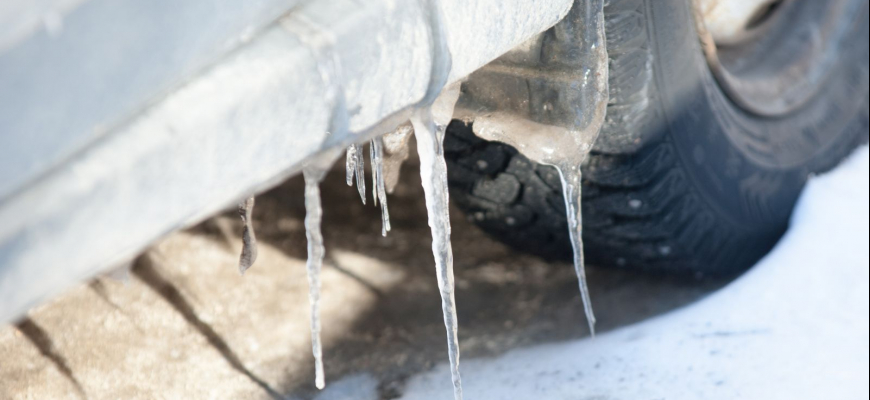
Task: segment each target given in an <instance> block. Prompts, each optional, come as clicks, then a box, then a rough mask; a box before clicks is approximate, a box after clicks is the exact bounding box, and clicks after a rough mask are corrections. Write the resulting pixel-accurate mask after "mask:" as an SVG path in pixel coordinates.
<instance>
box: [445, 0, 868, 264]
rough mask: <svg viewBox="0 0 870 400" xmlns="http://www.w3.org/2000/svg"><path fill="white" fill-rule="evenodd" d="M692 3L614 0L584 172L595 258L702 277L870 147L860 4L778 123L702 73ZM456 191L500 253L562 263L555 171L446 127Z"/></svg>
mask: <svg viewBox="0 0 870 400" xmlns="http://www.w3.org/2000/svg"><path fill="white" fill-rule="evenodd" d="M690 3H691V2H690V1H685V0H612V1H610V2H609V4H608V5H607V6H606V9H605V13H606V21H607V46H608V52H609V55H610V81H609V83H610V102H609V104H608V110H607V113H608V114H607V115H608V116H607V121H606V122H605V125H604V127H603V128H602V132H601V135H600V136H599V139H598V141H597V142H596V144H595V147H594V150H593V152H592V154H590V156H589V157H588V159H587V160H586V162H585V163H584V164H583V166H582V170H583V173H584V181H583V206H582V211H583V217H584V232H583V238H584V241H585V245H586V254H587V260H588V261H589V262H590V263H593V264H596V265H604V266H615V267H620V268H631V269H637V270H645V271H653V272H677V273H688V274H694V275H696V276H703V275H720V274H730V273H734V272H739V271H741V270H744V269H746V268H748V267H749V266H751V265H752V264H753V263H755V262H756V261H757V260H758V259H759V258H760V257H761V256H763V255H764V254H765V253H767V252H768V251H769V250H770V249H771V247H772V246H773V245H774V244H775V243H776V241H777V240H778V239H779V237H780V236H781V235H782V234H783V232H784V231H785V230H786V228H787V224H788V219H789V215H790V213H791V210H792V208H793V206H794V204H795V202H796V200H797V197H798V195H799V194H800V191H801V189H802V188H803V186H804V184H805V183H806V181H807V179H808V177H810V176H811V175H812V174H814V173H818V172H822V171H825V170H828V169H830V168H832V167H833V166H835V165H836V164H837V163H838V162H839V161H840V160H841V159H842V158H844V157H845V156H846V155H848V154H849V153H850V151H851V150H852V149H853V148H855V147H856V146H857V145H859V144H860V143H866V142H867V141H868V100H867V99H868V94H867V92H868V66H867V64H868V48H867V43H868V40H867V38H868V29H867V26H868V24H867V14H868V13H867V6H866V4H865V5H864V8H863V10H864V11H863V16H861V17H858V18H857V21H855V23H854V25H853V27H852V28H851V29H853V32H852V34H851V36H850V37H852V39H850V42H849V45H848V46H846V47H845V48H843V49H842V50H841V51H840V52H839V54H837V55H838V57H839V59H838V61H836V63H835V64H834V66H833V68H834V70H833V71H832V72H831V74H830V76H829V78H827V79H828V82H827V83H826V84H825V85H824V86H823V87H822V88H821V89H820V90H819V91H818V92H817V93H814V95H813V97H812V98H811V99H810V100H809V101H808V102H807V103H806V104H804V105H802V106H801V108H800V109H799V110H797V111H795V112H791V113H789V114H787V115H784V116H780V117H777V118H765V117H760V116H757V115H754V114H750V113H748V112H745V111H743V110H742V109H741V108H739V107H738V106H736V105H735V104H734V103H733V102H731V101H730V100H729V98H728V97H727V96H726V95H725V94H724V93H723V91H722V90H721V89H720V88H719V86H718V85H717V83H716V80H715V77H714V76H713V75H712V73H711V72H710V68H709V67H708V65H707V63H706V61H705V58H704V55H703V51H702V49H701V48H700V45H699V41H698V36H697V32H696V30H695V26H694V25H693V19H692V14H691V9H690ZM448 132H449V134H448V135H447V138H446V142H445V153H446V157H447V163H448V171H449V180H450V194H451V196H452V199H453V200H454V203H455V204H456V205H457V206H458V207H459V208H460V209H462V210H463V211H464V212H465V213H466V214H467V215H468V216H469V218H470V219H472V220H474V221H476V223H477V224H479V226H480V227H482V228H483V229H484V230H485V231H486V232H488V233H489V234H491V235H492V236H494V237H496V238H497V239H499V240H501V241H503V242H505V243H507V244H508V245H510V246H512V247H514V248H516V249H519V250H523V251H526V252H530V253H534V254H537V255H540V256H542V257H545V258H547V259H566V260H567V259H570V254H571V253H570V252H571V246H570V244H569V242H568V227H567V223H566V221H565V209H564V203H563V200H562V197H561V184H560V182H559V177H558V175H557V173H556V171H555V170H554V169H553V168H552V167H548V166H542V165H538V164H535V163H533V162H531V161H529V160H528V159H527V158H525V157H523V156H522V155H521V154H519V153H517V151H516V150H514V149H513V148H510V147H508V146H507V145H504V144H501V143H494V142H486V141H483V140H481V139H478V138H477V137H475V136H474V135H473V133H472V131H471V127H470V126H466V125H464V124H463V123H461V122H459V121H453V123H451V125H450V127H449V129H448Z"/></svg>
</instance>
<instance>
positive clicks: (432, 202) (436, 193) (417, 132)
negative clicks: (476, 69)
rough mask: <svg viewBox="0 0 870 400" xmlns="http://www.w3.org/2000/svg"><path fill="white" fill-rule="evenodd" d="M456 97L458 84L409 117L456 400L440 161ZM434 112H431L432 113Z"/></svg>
mask: <svg viewBox="0 0 870 400" xmlns="http://www.w3.org/2000/svg"><path fill="white" fill-rule="evenodd" d="M458 97H459V86H458V85H457V86H455V87H452V88H449V89H447V90H445V91H444V93H443V94H442V95H441V96H440V97H438V99H437V100H436V101H435V103H434V104H433V105H432V107H431V108H423V109H419V110H417V111H416V112H415V113H414V115H413V116H412V117H411V123H412V124H413V125H414V136H415V137H416V138H417V152H418V153H419V155H420V177H421V178H422V180H423V190H424V192H425V194H426V209H427V211H428V214H429V227H430V228H431V230H432V254H433V255H434V256H435V269H436V273H437V276H438V289H439V292H440V293H441V307H442V310H443V312H444V325H445V327H446V328H447V347H448V354H449V357H450V373H451V375H452V377H453V391H454V396H455V398H456V399H457V400H460V399H462V380H461V378H460V375H459V337H458V329H459V322H458V319H457V317H456V298H455V294H454V282H453V249H452V247H451V245H450V213H449V209H448V203H449V198H448V192H447V164H446V163H445V162H444V148H443V146H442V142H443V140H444V132H445V130H446V129H447V124H448V123H449V122H450V117H451V116H452V114H453V106H454V104H455V103H456V99H457V98H458ZM433 113H434V115H433Z"/></svg>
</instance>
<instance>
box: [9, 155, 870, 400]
mask: <svg viewBox="0 0 870 400" xmlns="http://www.w3.org/2000/svg"><path fill="white" fill-rule="evenodd" d="M863 168H864V171H865V172H864V173H865V175H863V176H864V182H865V185H866V181H867V178H866V169H867V168H866V164H865V165H864V167H863ZM369 176H370V175H369ZM419 183H420V182H419V170H418V167H417V166H416V164H415V162H414V161H413V160H411V162H410V163H409V164H407V165H406V166H405V167H404V169H403V174H402V181H401V183H400V185H399V187H398V189H397V191H396V193H394V194H393V195H391V196H390V197H389V202H390V211H391V213H390V216H391V220H392V226H393V231H392V232H391V233H390V234H389V236H387V237H386V238H384V237H381V236H380V216H379V211H378V210H377V209H376V208H374V207H373V206H372V204H371V198H370V197H369V204H368V205H366V206H363V205H362V204H360V201H359V196H358V194H357V193H356V191H355V189H351V188H348V187H347V186H346V185H345V184H344V176H343V171H340V170H338V169H336V170H334V171H333V172H332V173H330V175H329V176H328V177H327V179H326V181H325V182H324V183H323V185H322V192H323V202H324V223H323V231H324V236H325V244H326V251H327V259H326V263H325V270H324V277H323V278H324V283H323V305H322V307H323V338H324V343H325V347H324V353H325V363H326V371H327V385H328V386H327V390H326V391H325V392H322V393H318V392H317V391H316V390H315V389H314V387H313V386H314V385H313V381H314V376H313V375H314V374H313V362H312V356H311V349H310V338H309V313H308V300H307V296H308V293H307V280H306V278H305V255H306V241H305V234H304V230H303V226H302V218H303V216H304V204H303V196H302V182H301V179H299V178H295V179H292V180H290V181H288V182H286V183H285V184H283V185H281V186H279V187H277V188H275V189H274V190H272V191H270V192H268V193H266V194H264V195H261V196H259V197H258V198H257V207H256V209H255V213H254V220H255V227H256V229H257V234H258V239H259V242H260V254H259V259H258V260H257V262H256V264H255V265H254V266H253V267H252V268H251V270H249V271H248V272H247V273H246V274H245V275H244V276H240V275H239V273H238V269H237V263H238V255H239V251H240V247H241V239H240V235H241V231H242V226H241V221H240V220H239V218H238V216H237V215H236V213H235V212H234V211H228V212H227V213H225V214H223V215H219V216H216V217H215V218H213V219H211V220H208V221H205V222H204V223H202V224H201V225H199V226H196V227H193V228H191V229H189V230H186V231H183V232H178V233H175V234H172V235H170V236H169V237H167V238H164V239H163V240H161V241H160V242H158V243H156V244H155V245H154V246H153V247H152V248H151V249H149V250H148V251H147V252H146V253H145V254H144V255H143V256H142V257H140V258H139V259H138V260H137V261H136V263H135V265H134V268H133V270H132V273H131V276H130V277H129V279H128V280H127V281H126V282H124V281H123V280H118V279H116V278H115V277H108V276H103V277H99V278H97V279H94V280H93V281H91V282H88V283H86V284H82V285H81V286H79V287H77V288H75V289H73V290H70V291H69V292H68V293H66V294H64V295H63V296H61V297H59V298H57V299H55V300H53V301H51V302H50V303H48V304H45V305H43V306H41V307H39V308H37V309H35V310H32V311H31V312H30V313H29V315H28V317H27V319H25V320H24V321H23V322H21V323H19V324H17V325H16V326H8V327H5V328H2V329H0V399H48V398H50V399H79V398H87V399H118V398H123V399H270V398H280V397H286V398H289V399H294V400H297V399H299V400H301V399H316V400H350V399H354V400H379V399H394V398H404V399H428V398H430V396H431V398H435V396H438V398H449V397H444V396H443V395H437V393H442V391H443V390H445V389H446V390H447V392H443V393H447V394H448V395H449V387H450V386H449V385H450V381H449V379H446V378H445V377H444V376H443V373H444V372H445V370H444V368H443V363H444V362H446V360H447V355H446V341H445V333H444V327H443V321H442V317H441V312H440V299H439V297H438V292H437V287H436V282H435V272H434V265H433V264H434V262H433V259H432V255H431V252H430V243H431V242H430V234H429V228H428V226H427V225H426V213H425V208H424V202H423V192H422V189H421V187H420V184H419ZM370 187H371V183H370V182H369V188H370ZM864 188H865V189H864V193H866V186H864ZM865 197H866V196H865ZM859 201H861V200H860V199H859ZM863 201H864V203H863V206H864V213H865V214H866V212H867V210H866V200H863ZM452 221H453V240H452V241H453V245H454V255H455V260H456V261H455V267H456V284H457V295H456V298H457V303H458V309H459V320H460V340H461V349H462V352H463V353H462V356H463V362H464V364H463V365H464V366H465V368H463V372H465V373H466V375H465V377H466V381H465V382H466V385H467V386H468V388H469V393H472V394H473V393H478V395H477V396H474V397H472V396H468V397H469V398H485V397H481V395H480V393H488V392H487V391H486V390H487V386H489V390H492V388H494V387H496V386H498V387H500V388H501V389H499V390H504V388H505V387H511V388H515V389H513V390H516V392H515V396H520V397H511V396H510V395H504V394H503V395H502V396H508V397H504V398H529V397H525V396H535V394H536V393H540V392H536V391H535V390H536V389H535V386H536V384H535V382H550V383H551V384H555V386H556V387H563V388H564V387H565V382H575V381H576V380H578V379H580V380H582V379H585V378H584V376H585V377H593V376H615V375H614V374H612V373H609V372H608V371H607V370H606V369H605V370H603V372H597V373H596V372H593V371H595V370H599V371H601V365H600V364H595V363H590V361H589V360H591V359H592V358H584V356H583V354H584V352H589V351H591V350H589V349H590V348H599V350H597V351H598V353H596V354H599V355H600V354H601V352H602V351H605V350H606V349H609V348H612V347H608V346H606V343H609V342H613V341H614V340H617V339H613V338H622V339H625V340H630V339H632V340H640V338H641V337H642V336H645V337H656V336H655V335H654V334H650V335H642V336H637V333H636V331H631V329H634V327H636V326H641V327H646V326H649V325H645V324H648V323H646V322H641V321H644V320H647V319H649V318H653V317H656V316H661V315H663V314H666V315H665V317H662V318H664V319H667V318H669V317H668V315H671V314H668V312H669V311H671V310H674V309H676V308H679V307H682V306H687V305H690V304H695V303H696V302H698V301H699V300H700V299H702V298H704V297H705V296H706V295H708V294H710V293H716V294H715V295H714V296H712V297H711V299H712V298H716V296H721V293H722V292H717V289H720V288H721V287H722V286H723V285H726V284H727V283H728V282H726V281H695V280H691V279H679V278H673V277H670V278H668V277H660V276H649V275H638V274H634V273H629V272H618V271H612V270H605V269H599V268H594V267H591V268H590V271H589V281H590V284H591V290H592V297H593V301H594V304H595V308H596V311H597V316H598V317H599V329H600V332H602V333H603V334H602V336H601V337H600V338H598V339H595V340H593V341H591V342H590V341H589V340H588V339H584V337H585V336H587V329H586V323H585V320H584V319H583V310H582V306H581V303H580V299H579V294H578V289H577V282H576V278H575V276H574V273H573V268H572V266H571V265H569V264H565V263H554V262H546V261H544V260H541V259H539V258H535V257H532V256H527V255H523V254H519V253H516V252H514V251H511V250H510V249H508V248H506V247H505V246H503V245H501V244H499V243H497V242H495V241H493V240H492V239H490V238H488V237H487V236H486V235H485V234H483V233H482V232H481V231H480V230H478V229H477V228H476V227H474V225H473V224H471V223H469V222H468V221H467V220H466V219H465V217H464V216H463V215H462V214H461V213H458V212H456V211H455V210H454V211H453V212H452ZM863 226H864V228H863V229H865V230H866V216H865V217H864V225H863ZM119 234H123V233H122V232H119ZM864 235H865V236H866V233H865V234H864ZM862 237H863V236H862ZM864 243H865V244H864V249H863V253H860V254H861V255H863V254H866V240H865V241H864ZM865 260H866V258H865ZM864 262H865V264H864V267H865V268H866V261H864ZM740 282H741V280H738V281H737V283H740ZM865 283H866V279H865ZM729 287H731V286H729ZM786 289H787V288H786ZM861 301H863V302H866V301H867V299H866V298H864V299H863V300H861ZM697 304H704V301H700V303H697ZM697 304H695V305H693V306H691V307H689V309H691V308H692V307H696V306H697ZM861 304H863V303H861V302H860V301H859V305H861ZM719 310H721V309H719ZM684 312H685V310H682V311H678V312H677V313H676V314H680V313H684ZM837 315H838V316H840V317H841V318H846V317H848V316H842V315H839V314H837ZM865 315H866V312H865ZM662 318H656V319H655V320H654V321H658V320H660V319H662ZM638 323H640V324H639V325H638ZM855 329H856V332H858V334H861V335H866V332H865V331H866V330H867V329H866V327H864V326H863V325H860V324H859V325H858V326H857V327H856V328H855ZM649 330H652V332H653V333H654V331H655V329H654V326H653V328H649ZM608 331H610V332H611V333H608ZM626 332H635V333H634V336H631V337H628V338H626V337H625V335H626V334H627V333H626ZM712 332H713V334H714V336H715V334H716V333H717V332H719V333H721V332H720V331H718V330H715V331H712ZM722 332H725V331H722ZM693 333H697V332H693ZM661 337H662V338H664V339H662V340H665V339H667V338H668V336H661ZM861 337H864V336H861ZM620 340H621V339H620ZM548 343H560V344H548ZM590 343H591V344H590ZM596 343H601V344H600V345H598V344H596ZM539 345H542V346H543V347H533V348H532V350H515V351H512V349H517V348H527V347H530V346H539ZM602 349H604V350H602ZM859 350H860V351H863V348H862V349H859ZM524 352H525V353H524ZM517 354H519V355H517ZM863 354H864V353H860V354H859V356H862V357H863V358H861V357H859V358H860V360H859V361H863V360H864V359H865V358H866V355H863ZM629 355H630V354H629ZM511 360H513V361H511ZM554 360H561V363H559V362H554ZM575 361H576V362H575ZM502 362H504V364H502ZM542 363H550V364H551V365H556V366H557V367H554V368H557V369H556V370H552V371H547V370H546V369H541V368H540V367H541V364H542ZM439 365H440V366H439ZM650 365H652V364H650ZM728 365H730V364H728ZM505 366H507V367H505ZM653 366H654V365H653ZM581 367H583V368H588V370H583V369H581ZM605 367H606V366H605ZM861 367H862V368H863V366H861ZM505 368H507V370H508V371H512V370H526V371H527V372H528V371H534V373H535V374H543V375H536V376H537V378H535V377H533V378H531V379H529V378H528V376H526V377H525V380H526V381H527V382H530V383H529V384H527V385H525V387H526V389H528V390H527V391H523V390H522V387H523V385H522V384H519V385H518V384H517V382H522V379H523V376H521V375H520V376H518V375H510V373H507V372H505ZM527 368H528V369H527ZM559 368H561V369H559ZM639 370H640V367H639ZM858 371H859V372H860V371H863V370H862V369H860V368H859V369H858ZM569 372H570V373H571V374H572V375H571V376H568V375H567V374H568V373H569ZM506 374H507V375H506ZM865 376H866V374H865ZM562 377H564V379H562ZM614 379H617V378H614ZM623 379H625V377H623ZM644 379H645V378H644V377H643V376H631V377H630V381H641V382H643V381H644ZM505 382H508V383H510V384H506V383H505ZM559 382H561V383H562V385H561V386H560V385H559V384H558V383H559ZM621 386H626V384H625V381H622V382H615V383H614V387H621ZM530 387H531V389H529V388H530ZM865 387H866V385H865ZM517 388H519V389H517ZM541 390H543V389H541ZM498 393H503V392H498ZM552 393H556V392H552ZM558 393H559V396H569V397H564V398H572V399H573V398H576V397H570V396H571V394H570V393H569V392H564V391H563V392H558ZM500 398H501V397H500ZM554 398H563V397H554ZM596 398H599V397H596ZM600 398H602V399H604V398H607V399H611V397H600ZM612 398H613V399H622V398H623V397H612ZM628 398H632V399H633V397H626V399H628ZM677 398H682V397H677ZM714 398H715V397H714ZM729 398H730V397H729ZM865 398H866V396H865Z"/></svg>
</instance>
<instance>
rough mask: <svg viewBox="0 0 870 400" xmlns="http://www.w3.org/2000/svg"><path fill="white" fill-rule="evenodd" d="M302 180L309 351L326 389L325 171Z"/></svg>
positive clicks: (309, 173)
mask: <svg viewBox="0 0 870 400" xmlns="http://www.w3.org/2000/svg"><path fill="white" fill-rule="evenodd" d="M302 173H303V175H304V177H305V237H307V238H308V261H307V262H306V264H305V265H306V269H307V270H308V301H309V303H310V305H311V348H312V351H313V352H314V371H315V385H316V386H317V388H318V389H323V388H324V387H326V378H325V377H324V373H323V346H322V344H321V342H320V269H321V266H322V265H323V253H324V248H323V235H322V234H321V232H320V220H321V217H322V216H323V210H322V209H321V207H320V187H319V184H320V181H321V180H322V179H323V176H324V175H325V172H324V171H321V170H318V169H309V168H306V169H305V170H303V172H302Z"/></svg>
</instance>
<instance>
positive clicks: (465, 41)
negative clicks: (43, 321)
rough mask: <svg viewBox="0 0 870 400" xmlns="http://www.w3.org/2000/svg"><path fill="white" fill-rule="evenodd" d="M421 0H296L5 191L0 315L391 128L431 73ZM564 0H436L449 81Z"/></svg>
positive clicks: (546, 19) (561, 11)
mask: <svg viewBox="0 0 870 400" xmlns="http://www.w3.org/2000/svg"><path fill="white" fill-rule="evenodd" d="M94 1H96V0H94ZM428 3H429V2H405V1H396V0H371V1H367V2H365V3H361V2H359V1H344V0H341V1H329V2H326V1H320V2H316V3H314V4H307V5H305V6H304V7H301V8H299V9H298V10H296V11H294V12H293V13H292V14H291V15H289V16H287V17H286V18H284V19H283V21H282V22H280V23H275V24H272V25H270V26H268V27H267V28H266V29H265V30H263V31H262V32H261V33H260V34H258V35H256V36H254V37H253V38H251V40H250V41H249V42H247V43H246V44H244V45H243V46H241V47H240V48H238V49H236V50H235V51H233V52H231V53H230V54H228V55H227V56H226V57H224V58H223V59H222V60H220V62H218V63H216V64H215V65H213V66H212V67H210V68H208V69H207V70H205V71H204V72H203V73H201V74H199V75H197V76H196V77H195V78H193V79H191V80H189V82H187V83H186V84H184V85H183V86H181V87H179V88H178V89H177V90H175V91H174V92H172V93H171V94H169V95H168V96H166V97H165V98H163V99H162V100H160V101H158V102H155V103H154V104H153V105H151V106H150V107H147V108H145V109H144V111H143V112H141V113H140V114H138V115H136V116H135V117H133V118H130V119H127V122H124V123H121V124H119V125H118V126H117V127H116V128H115V129H111V130H109V131H107V132H106V133H105V135H103V137H102V138H101V139H100V140H99V141H97V142H94V143H92V144H91V145H89V146H88V147H87V148H86V149H85V150H83V151H80V152H78V153H76V154H74V155H73V156H72V157H70V158H68V159H67V160H66V161H65V162H64V163H63V164H62V165H61V166H59V167H57V168H53V169H52V170H51V171H50V172H49V173H47V174H45V175H44V176H42V178H41V179H39V180H38V181H36V182H34V183H32V184H31V185H28V186H27V187H26V189H25V190H20V191H17V192H15V193H13V194H11V196H9V197H8V198H7V199H5V200H3V201H2V203H0V321H8V320H10V319H11V318H14V317H16V316H18V315H20V313H22V312H23V311H25V310H26V309H27V308H28V307H30V306H32V305H34V304H36V303H37V302H38V301H40V300H41V299H44V298H46V297H47V296H50V295H53V294H56V293H57V292H59V291H60V290H63V289H64V288H66V287H68V286H69V285H72V284H74V283H75V282H77V281H80V280H82V279H85V278H87V277H89V276H92V275H93V274H96V273H98V272H99V271H101V270H103V269H105V268H107V267H109V266H111V265H112V264H113V263H120V262H123V261H125V260H127V259H129V258H131V257H133V256H135V255H136V254H137V253H138V252H139V251H141V250H142V249H143V248H145V247H146V246H147V245H148V244H149V243H151V242H152V241H153V240H155V239H156V238H158V237H160V236H161V235H163V234H166V233H167V232H171V231H173V230H175V229H178V228H181V227H184V226H188V225H190V224H193V223H195V222H198V221H200V220H202V219H204V218H205V217H207V216H208V215H211V214H213V213H215V212H217V211H219V210H220V209H222V208H224V207H226V206H227V205H229V204H232V203H234V202H237V201H238V200H239V199H241V198H243V197H244V196H246V195H249V194H251V193H253V192H256V191H259V190H264V189H266V188H268V187H269V186H270V185H274V184H276V183H278V182H280V181H281V180H282V179H284V178H286V177H287V176H289V175H291V174H293V173H295V172H296V171H298V170H299V168H300V166H301V163H302V162H303V161H304V160H305V159H306V158H308V157H310V156H312V155H313V154H315V153H317V152H318V151H322V150H325V149H327V148H336V147H341V146H343V145H345V144H347V143H350V142H353V141H362V140H365V139H366V138H368V137H370V136H371V135H374V134H378V133H383V132H384V131H383V130H379V128H374V127H375V125H376V124H378V123H379V122H380V123H383V122H382V120H383V119H384V118H387V117H390V120H391V121H392V124H397V123H398V122H404V121H402V113H403V112H404V111H407V110H408V107H409V106H412V105H413V104H414V103H416V102H417V101H419V100H420V99H421V98H423V96H424V94H425V92H426V87H427V85H428V84H429V79H430V76H429V75H430V71H431V70H432V66H431V64H432V59H433V57H432V54H430V53H431V50H430V49H431V40H430V32H431V30H430V27H429V25H428V24H427V22H426V21H428V20H429V19H428V18H426V15H427V13H428V12H430V11H431V10H429V9H428V8H426V6H425V4H428ZM435 3H436V4H437V2H435ZM571 3H572V1H571V0H560V1H549V2H544V3H541V2H536V1H534V0H477V1H468V0H445V1H442V2H440V5H441V7H440V9H441V11H442V12H443V21H444V25H445V26H444V30H445V31H446V34H447V42H448V46H449V48H450V50H451V53H452V58H453V68H452V70H451V73H450V80H451V81H456V80H458V79H460V78H462V77H464V76H466V75H468V74H469V73H470V72H472V71H473V70H475V69H477V68H479V67H481V66H482V65H483V64H484V63H486V62H488V61H490V60H492V59H495V58H496V57H498V56H499V55H501V54H502V53H504V52H506V51H508V50H510V49H511V48H513V47H515V46H516V45H518V44H519V43H521V42H522V41H524V40H526V39H528V38H530V37H532V36H534V35H536V34H538V33H540V32H541V31H543V30H545V29H547V28H549V27H550V26H552V25H553V24H555V23H556V22H557V21H559V20H560V19H561V18H562V17H563V16H564V15H565V14H566V13H567V11H568V9H569V8H570V5H571ZM312 29H313V30H314V31H315V32H316V36H317V40H320V41H323V42H325V43H333V45H332V46H331V48H332V49H334V51H335V52H334V53H330V54H328V55H329V56H330V57H334V59H335V60H336V61H337V62H338V64H339V65H340V66H341V67H342V68H341V72H342V75H343V78H342V82H343V83H344V85H343V86H344V93H345V100H346V106H347V109H348V110H349V111H350V115H349V117H350V118H349V124H350V127H351V130H350V131H337V132H333V133H331V134H328V133H327V131H328V130H329V129H330V122H331V120H332V115H333V111H334V109H335V104H334V103H333V102H331V101H330V100H329V99H328V97H329V96H324V93H326V92H327V91H328V90H330V89H333V88H332V87H330V85H329V83H328V82H327V81H328V80H324V79H323V77H324V75H323V73H322V72H323V54H322V52H321V51H319V50H317V49H312V48H311V47H309V44H310V43H309V44H305V43H308V41H307V40H304V39H310V38H306V37H302V38H301V39H303V40H300V37H299V35H298V32H300V31H305V30H309V31H310V30H312ZM321 50H322V49H321ZM96 56H98V55H95V57H96ZM146 65H151V64H146ZM67 100H69V99H67ZM354 132H356V133H354ZM19 139H20V138H19ZM4 168H5V167H4Z"/></svg>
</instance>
